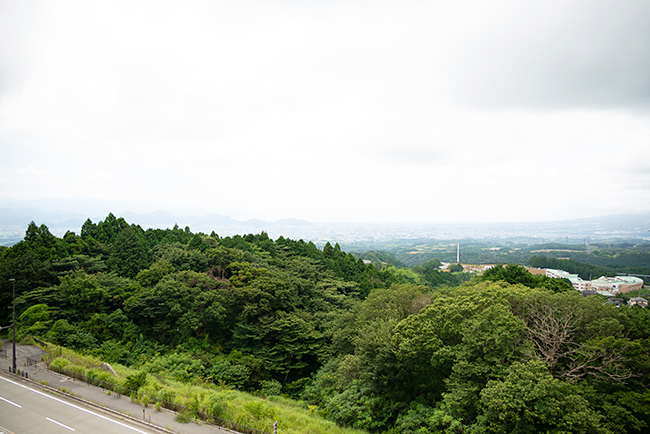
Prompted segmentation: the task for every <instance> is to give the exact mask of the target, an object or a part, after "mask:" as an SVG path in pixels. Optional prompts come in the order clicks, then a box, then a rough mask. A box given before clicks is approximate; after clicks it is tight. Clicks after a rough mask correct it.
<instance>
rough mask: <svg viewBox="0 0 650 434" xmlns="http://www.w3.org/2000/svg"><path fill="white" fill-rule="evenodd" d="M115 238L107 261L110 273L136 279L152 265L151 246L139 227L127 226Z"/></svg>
mask: <svg viewBox="0 0 650 434" xmlns="http://www.w3.org/2000/svg"><path fill="white" fill-rule="evenodd" d="M114 238H115V242H114V243H113V245H112V247H111V249H110V255H109V257H108V260H107V261H106V265H107V266H108V269H109V270H110V271H114V272H116V273H117V274H119V275H120V276H124V277H130V278H134V277H135V276H136V275H137V274H138V272H139V271H140V270H142V269H145V268H147V267H149V265H151V253H150V252H149V245H148V243H147V241H146V239H145V237H144V233H143V232H142V229H141V228H140V227H139V226H138V227H131V226H126V227H125V228H122V230H121V231H120V232H119V234H118V235H117V236H115V237H114Z"/></svg>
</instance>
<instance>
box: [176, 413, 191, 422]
mask: <svg viewBox="0 0 650 434" xmlns="http://www.w3.org/2000/svg"><path fill="white" fill-rule="evenodd" d="M174 420H175V421H176V422H178V423H190V422H192V414H191V413H190V412H189V411H181V412H178V413H177V414H176V417H174Z"/></svg>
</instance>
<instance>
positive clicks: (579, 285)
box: [546, 268, 595, 291]
mask: <svg viewBox="0 0 650 434" xmlns="http://www.w3.org/2000/svg"><path fill="white" fill-rule="evenodd" d="M546 277H552V278H554V279H569V282H571V285H573V287H574V288H575V289H577V290H578V291H589V290H590V289H592V287H591V284H590V282H589V281H587V280H582V279H581V278H580V277H579V276H578V275H577V274H571V273H567V272H566V271H562V270H553V269H550V268H549V269H547V270H546ZM593 289H595V288H593Z"/></svg>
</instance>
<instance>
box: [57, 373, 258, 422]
mask: <svg viewBox="0 0 650 434" xmlns="http://www.w3.org/2000/svg"><path fill="white" fill-rule="evenodd" d="M48 369H49V370H51V371H54V372H58V373H59V374H63V375H65V376H67V377H70V378H73V379H75V380H79V381H83V382H85V383H88V384H91V385H93V386H97V387H101V388H102V389H105V390H110V391H111V392H113V393H115V394H116V395H118V396H120V395H124V396H131V397H137V398H139V399H140V400H142V399H143V398H144V397H146V398H147V403H148V404H152V405H154V406H156V407H157V406H160V407H162V408H166V409H168V410H171V411H175V412H177V413H187V414H192V415H194V416H196V417H197V418H198V419H201V420H202V421H204V422H206V423H209V424H211V425H216V426H219V427H222V428H227V429H230V430H233V431H237V432H240V433H242V434H271V433H269V432H266V431H262V430H259V429H256V428H251V427H249V426H246V425H241V424H238V423H236V422H232V421H229V420H225V419H221V418H219V417H216V416H213V415H210V414H207V413H204V412H202V411H199V410H195V409H192V408H189V407H185V406H182V405H179V404H175V403H173V402H168V401H164V400H162V399H158V398H154V397H151V396H148V395H142V394H138V392H137V391H134V390H131V389H127V388H125V387H123V386H120V385H117V384H113V383H109V382H106V381H103V380H99V379H97V378H93V377H89V376H87V375H83V374H80V373H78V372H74V371H68V370H66V369H61V368H54V367H48ZM132 399H133V398H132Z"/></svg>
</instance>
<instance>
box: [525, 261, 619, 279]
mask: <svg viewBox="0 0 650 434" xmlns="http://www.w3.org/2000/svg"><path fill="white" fill-rule="evenodd" d="M530 266H531V267H535V268H552V269H555V270H563V271H566V272H567V273H571V274H577V275H578V276H580V278H582V279H583V280H591V279H597V278H599V277H601V276H615V275H616V273H614V272H613V271H612V270H608V269H607V268H603V267H599V266H596V265H591V264H585V263H581V262H578V261H575V260H567V259H555V258H547V257H545V256H533V257H532V258H530Z"/></svg>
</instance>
